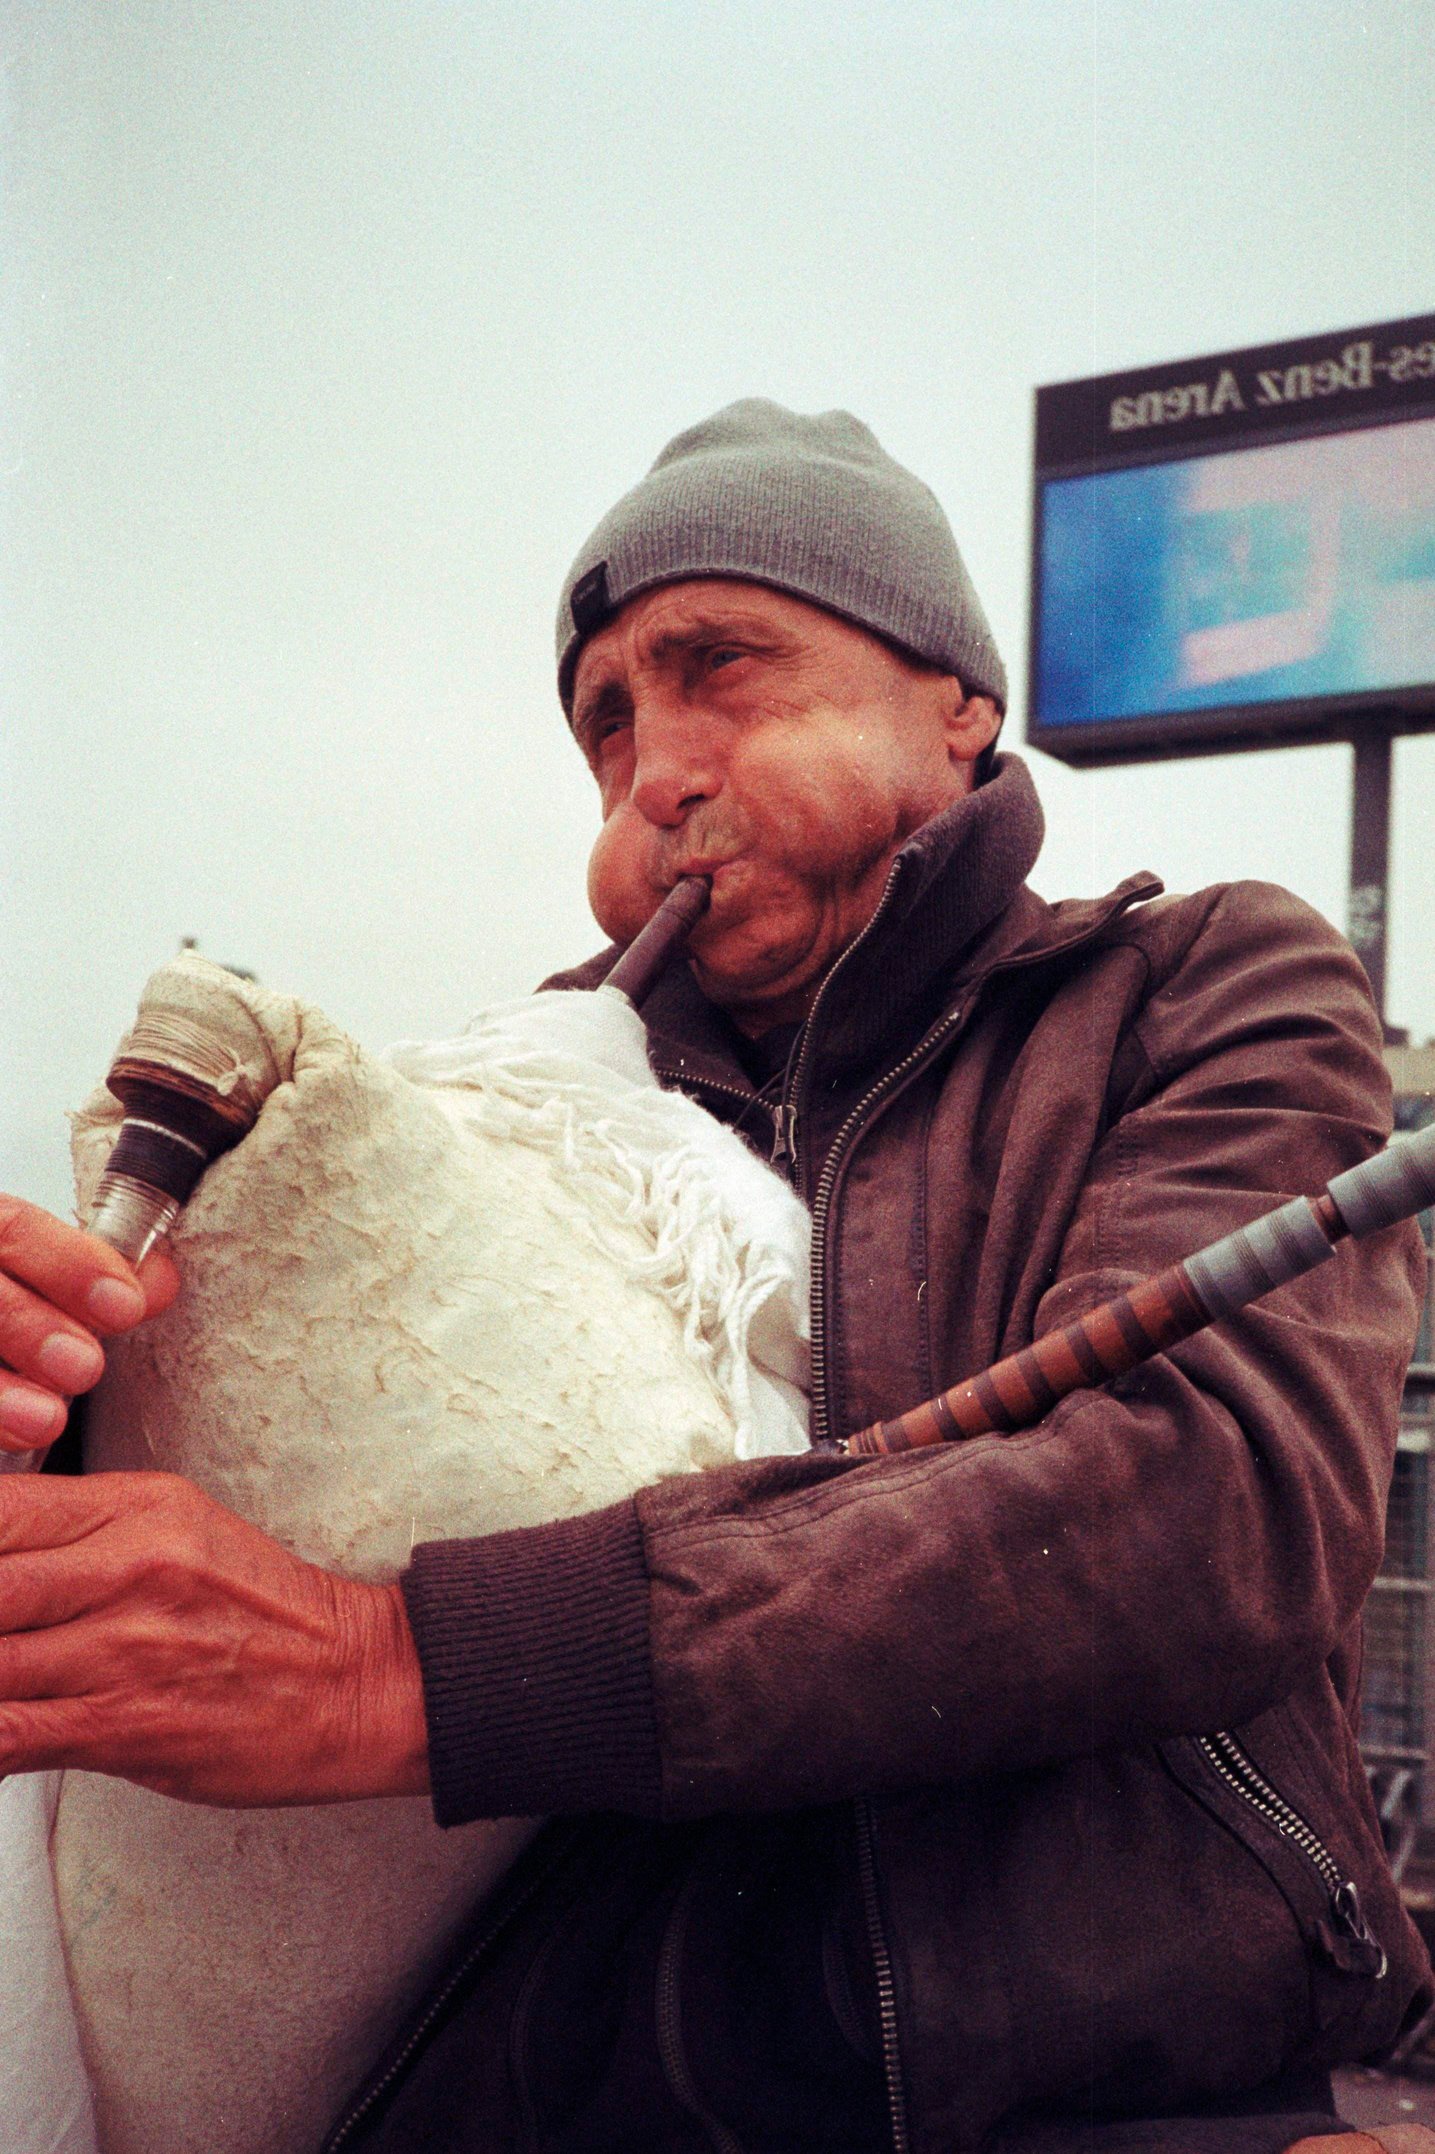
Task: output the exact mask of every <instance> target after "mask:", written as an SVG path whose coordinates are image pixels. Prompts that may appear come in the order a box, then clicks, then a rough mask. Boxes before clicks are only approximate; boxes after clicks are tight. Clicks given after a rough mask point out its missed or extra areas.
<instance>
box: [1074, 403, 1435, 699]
mask: <svg viewBox="0 0 1435 2154" xmlns="http://www.w3.org/2000/svg"><path fill="white" fill-rule="evenodd" d="M1039 577H1040V580H1039V584H1038V591H1039V610H1038V619H1037V624H1036V657H1037V683H1036V716H1037V719H1038V722H1039V723H1040V724H1041V725H1042V726H1077V725H1089V724H1091V723H1092V722H1094V721H1107V720H1111V719H1121V718H1135V717H1138V716H1139V717H1145V716H1150V715H1152V714H1155V713H1160V712H1174V711H1199V710H1205V709H1219V708H1229V707H1233V706H1240V705H1246V704H1253V703H1267V702H1272V703H1273V702H1281V701H1285V700H1287V699H1289V698H1301V699H1308V698H1313V697H1319V696H1349V695H1364V694H1369V693H1370V692H1372V691H1378V690H1380V689H1390V688H1403V687H1414V686H1420V685H1422V684H1426V683H1429V682H1435V419H1424V420H1417V421H1413V422H1407V423H1404V424H1397V425H1390V426H1380V427H1370V428H1364V429H1356V430H1352V431H1350V432H1346V433H1338V434H1325V435H1318V436H1315V437H1314V438H1310V439H1307V440H1304V441H1294V442H1284V443H1279V444H1276V445H1273V446H1272V445H1263V446H1261V447H1259V448H1244V449H1235V450H1226V451H1222V452H1221V453H1219V454H1214V455H1211V454H1208V455H1204V456H1195V457H1186V458H1181V459H1179V460H1176V461H1173V462H1170V463H1163V464H1143V465H1137V466H1134V467H1131V466H1128V467H1126V468H1125V469H1121V470H1114V471H1105V472H1098V473H1096V474H1095V475H1094V476H1091V477H1081V478H1071V479H1048V480H1046V481H1044V483H1043V492H1042V504H1041V539H1040V556H1039Z"/></svg>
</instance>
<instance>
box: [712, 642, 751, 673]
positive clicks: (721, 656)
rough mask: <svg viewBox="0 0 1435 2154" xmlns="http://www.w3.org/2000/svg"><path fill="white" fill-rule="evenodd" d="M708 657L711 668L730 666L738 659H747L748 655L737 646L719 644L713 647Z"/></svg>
mask: <svg viewBox="0 0 1435 2154" xmlns="http://www.w3.org/2000/svg"><path fill="white" fill-rule="evenodd" d="M707 656H708V665H709V666H710V667H716V666H730V665H732V664H733V662H734V661H735V660H736V659H739V658H745V657H746V656H747V653H746V652H745V651H740V650H739V649H738V648H737V646H736V644H732V643H717V644H714V645H713V647H712V649H711V650H710V651H709V652H708V654H707Z"/></svg>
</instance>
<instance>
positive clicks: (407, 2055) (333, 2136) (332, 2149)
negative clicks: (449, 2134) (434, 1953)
mask: <svg viewBox="0 0 1435 2154" xmlns="http://www.w3.org/2000/svg"><path fill="white" fill-rule="evenodd" d="M572 1837H573V1836H571V1835H570V1836H569V1837H568V1838H567V1839H565V1840H564V1842H563V1844H562V1846H561V1847H559V1848H557V1849H555V1850H554V1853H553V1855H552V1857H551V1859H550V1860H549V1861H547V1862H546V1863H544V1864H543V1865H542V1867H541V1868H540V1869H539V1870H538V1871H537V1872H536V1873H535V1874H534V1876H532V1877H531V1878H530V1879H529V1880H528V1883H527V1885H526V1886H525V1888H524V1890H523V1891H522V1893H520V1894H519V1896H518V1898H517V1899H515V1900H512V1901H510V1903H509V1905H508V1906H507V1907H505V1908H504V1909H503V1911H502V1912H501V1913H500V1914H499V1915H498V1916H496V1917H495V1919H494V1920H493V1922H491V1923H490V1924H489V1926H488V1928H487V1929H486V1930H484V1931H483V1932H482V1933H481V1935H480V1936H478V1937H477V1938H475V1940H474V1942H473V1944H472V1945H470V1947H469V1949H468V1951H467V1952H465V1954H464V1955H463V1958H462V1959H461V1960H460V1961H459V1963H458V1965H457V1966H456V1967H455V1968H454V1969H453V1971H452V1973H451V1974H450V1975H449V1977H448V1979H447V1981H445V1982H444V1984H443V1986H442V1987H441V1988H440V1989H439V1990H438V1991H437V1992H436V1993H435V1995H434V1996H432V1997H431V1998H430V1999H429V2001H428V2004H427V2005H426V2006H425V2007H424V2010H423V2013H422V2015H421V2016H420V2018H419V2019H417V2020H416V2021H415V2022H414V2025H413V2026H412V2027H411V2028H410V2029H409V2032H408V2036H407V2038H406V2039H405V2041H404V2043H403V2045H402V2047H401V2048H399V2049H398V2050H397V2051H396V2052H395V2053H394V2055H393V2056H392V2057H391V2058H390V2059H389V2062H388V2063H387V2065H385V2067H384V2069H383V2071H382V2072H381V2073H380V2074H379V2076H378V2078H377V2079H374V2080H371V2081H370V2082H369V2084H368V2086H367V2087H365V2089H364V2091H363V2093H362V2094H360V2095H359V2096H358V2097H357V2099H356V2100H355V2101H354V2102H353V2103H351V2105H350V2107H349V2108H348V2109H347V2110H346V2111H345V2113H344V2115H343V2116H342V2117H341V2118H340V2119H339V2121H338V2123H337V2124H336V2125H335V2126H334V2129H333V2130H332V2132H330V2134H329V2136H328V2138H327V2139H326V2140H325V2141H324V2144H323V2147H322V2149H321V2150H320V2154H339V2149H340V2148H341V2147H343V2146H345V2145H347V2144H348V2142H349V2141H350V2140H351V2139H352V2138H353V2135H354V2133H355V2132H356V2131H357V2129H358V2127H359V2126H360V2125H361V2124H362V2123H363V2121H364V2119H365V2117H367V2116H368V2115H369V2113H370V2111H371V2110H373V2109H374V2108H375V2107H376V2106H377V2104H378V2103H379V2102H381V2101H382V2100H383V2098H384V2096H385V2095H386V2094H387V2093H388V2091H389V2089H390V2087H392V2086H393V2085H394V2083H395V2081H396V2080H398V2079H400V2078H401V2077H402V2076H403V2074H404V2073H405V2072H406V2071H407V2070H408V2067H409V2065H410V2064H411V2063H412V2062H413V2059H414V2057H415V2055H416V2054H417V2053H418V2051H419V2050H420V2049H422V2047H423V2045H424V2043H425V2042H426V2041H427V2040H428V2037H429V2035H430V2033H431V2032H432V2031H433V2028H434V2026H435V2024H436V2022H437V2021H438V2020H439V2019H441V2018H442V2016H443V2014H444V2011H445V2010H446V2008H447V2006H448V2003H449V2000H450V1999H451V1998H452V1996H453V1995H454V1992H455V1991H456V1990H457V1989H459V1988H460V1987H461V1986H462V1984H463V1983H464V1982H465V1981H466V1980H467V1978H468V1976H469V1975H470V1974H472V1972H473V1970H474V1968H475V1967H476V1966H477V1965H478V1963H479V1961H480V1960H481V1959H482V1958H483V1957H484V1956H485V1954H486V1953H488V1952H489V1951H490V1950H491V1948H492V1946H493V1945H494V1944H495V1943H496V1941H497V1939H498V1938H499V1937H500V1936H501V1935H502V1933H503V1932H504V1930H506V1929H507V1928H508V1926H509V1924H510V1923H511V1922H512V1921H513V1919H514V1917H515V1916H516V1915H518V1914H521V1913H522V1911H523V1909H524V1908H525V1907H526V1906H527V1905H528V1903H529V1901H530V1900H532V1899H533V1898H534V1897H535V1896H536V1895H537V1893H538V1892H539V1890H540V1888H541V1887H542V1886H544V1885H546V1884H547V1882H548V1880H549V1878H550V1877H551V1876H552V1875H553V1873H554V1871H555V1870H556V1869H557V1868H558V1866H559V1864H560V1863H561V1862H562V1861H563V1860H564V1858H565V1857H566V1856H567V1854H568V1851H569V1848H570V1846H571V1845H572Z"/></svg>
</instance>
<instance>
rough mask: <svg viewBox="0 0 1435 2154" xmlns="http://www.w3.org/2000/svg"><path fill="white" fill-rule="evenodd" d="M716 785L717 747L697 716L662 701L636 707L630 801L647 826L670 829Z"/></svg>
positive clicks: (714, 791)
mask: <svg viewBox="0 0 1435 2154" xmlns="http://www.w3.org/2000/svg"><path fill="white" fill-rule="evenodd" d="M721 785H722V772H721V768H720V764H719V758H718V752H717V743H716V741H715V740H714V739H713V735H712V729H711V727H710V725H708V724H706V723H705V722H704V721H703V719H702V717H701V716H700V715H699V714H697V713H695V712H693V711H689V710H685V709H684V708H683V706H682V705H681V704H676V703H672V702H668V701H667V700H666V699H664V700H662V701H654V702H652V703H648V704H646V705H640V706H639V707H638V709H637V710H636V711H635V712H634V714H633V783H632V793H631V798H632V802H633V805H634V807H635V808H636V809H637V810H638V813H639V814H640V815H641V816H642V817H643V818H644V820H645V821H646V822H649V823H653V824H656V825H657V826H658V827H659V828H660V829H663V830H671V829H675V828H676V827H677V826H678V825H679V824H681V823H682V822H684V821H685V820H686V819H687V817H688V816H689V815H691V814H692V812H693V810H694V808H697V807H700V806H701V805H702V804H703V802H704V801H707V800H711V799H713V798H714V797H715V795H716V794H717V793H718V791H719V790H720V788H721Z"/></svg>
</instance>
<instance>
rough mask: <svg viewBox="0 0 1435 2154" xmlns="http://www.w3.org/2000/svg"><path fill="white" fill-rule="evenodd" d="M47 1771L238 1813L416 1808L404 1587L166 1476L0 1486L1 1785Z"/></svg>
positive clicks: (413, 1703)
mask: <svg viewBox="0 0 1435 2154" xmlns="http://www.w3.org/2000/svg"><path fill="white" fill-rule="evenodd" d="M60 1765H66V1766H71V1765H73V1766H84V1767H86V1768H87V1769H89V1770H91V1771H94V1772H103V1773H116V1774H119V1775H120V1776H121V1777H122V1778H124V1779H128V1780H135V1781H138V1782H139V1783H140V1784H141V1785H142V1786H144V1787H151V1788H156V1789H158V1790H159V1791H160V1792H161V1793H162V1794H165V1795H172V1796H177V1797H179V1798H181V1799H182V1800H185V1801H189V1802H204V1803H221V1804H232V1805H235V1806H249V1805H253V1804H269V1803H296V1802H328V1801H337V1800H343V1799H345V1798H348V1797H352V1796H361V1795H397V1794H422V1793H425V1792H427V1789H428V1744H427V1734H426V1730H425V1724H424V1711H423V1692H422V1685H421V1681H420V1676H419V1666H418V1658H417V1655H416V1653H415V1651H414V1645H413V1639H412V1636H411V1634H410V1631H409V1628H408V1623H407V1619H406V1617H405V1615H404V1609H403V1601H402V1597H401V1595H400V1593H399V1589H398V1587H397V1586H366V1585H356V1584H354V1583H352V1582H350V1581H347V1580H344V1579H341V1578H336V1577H333V1576H332V1575H331V1574H330V1573H329V1572H327V1571H324V1570H320V1569H319V1568H318V1567H317V1566H316V1565H314V1564H312V1563H304V1562H301V1561H300V1560H299V1558H298V1557H296V1556H291V1555H290V1554H288V1553H287V1551H286V1550H284V1549H282V1548H280V1547H279V1545H278V1544H277V1542H274V1541H271V1540H270V1539H269V1538H268V1537H267V1536H266V1535H265V1534H262V1533H260V1532H259V1531H258V1530H257V1529H256V1528H255V1527H253V1526H249V1525H246V1524H245V1523H244V1521H243V1520H242V1519H239V1518H236V1517H235V1516H234V1514H233V1513H232V1512H230V1511H226V1510H224V1509H223V1508H222V1507H221V1506H220V1505H219V1504H217V1503H215V1502H213V1501H212V1499H211V1498H209V1497H208V1496H205V1495H203V1494H201V1492H200V1491H199V1490H198V1489H197V1488H195V1487H193V1486H192V1485H191V1484H190V1483H189V1482H188V1481H184V1480H181V1479H179V1478H178V1477H177V1476H176V1475H173V1474H159V1473H154V1474H149V1473H143V1474H142V1473H110V1474H95V1475H92V1476H90V1477H88V1478H84V1479H79V1480H70V1479H63V1478H60V1477H58V1476H49V1475H46V1476H36V1475H30V1474H26V1475H14V1474H9V1475H6V1476H4V1477H3V1478H0V1773H3V1772H29V1771H37V1770H42V1769H45V1768H48V1767H51V1766H60Z"/></svg>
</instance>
